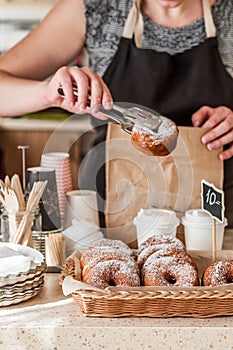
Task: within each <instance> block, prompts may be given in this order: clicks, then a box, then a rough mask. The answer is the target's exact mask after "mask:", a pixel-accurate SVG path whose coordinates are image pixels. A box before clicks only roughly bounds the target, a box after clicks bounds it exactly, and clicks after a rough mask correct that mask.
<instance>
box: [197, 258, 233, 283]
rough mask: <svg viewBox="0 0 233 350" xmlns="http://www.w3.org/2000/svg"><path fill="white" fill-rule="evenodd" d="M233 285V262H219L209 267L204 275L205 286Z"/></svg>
mask: <svg viewBox="0 0 233 350" xmlns="http://www.w3.org/2000/svg"><path fill="white" fill-rule="evenodd" d="M227 283H233V260H222V261H217V262H215V263H213V264H211V265H210V266H208V267H207V268H206V270H205V272H204V275H203V284H204V285H205V286H218V285H223V284H227Z"/></svg>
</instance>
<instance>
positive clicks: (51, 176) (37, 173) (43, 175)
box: [27, 167, 61, 231]
mask: <svg viewBox="0 0 233 350" xmlns="http://www.w3.org/2000/svg"><path fill="white" fill-rule="evenodd" d="M46 180H47V185H46V188H45V190H44V192H43V194H42V198H41V200H40V203H39V207H40V213H41V217H42V231H51V230H56V229H59V228H61V219H60V211H59V203H58V194H57V183H56V178H55V170H54V169H50V168H43V167H34V168H28V169H27V191H29V192H30V190H31V189H32V186H33V183H34V182H35V181H46Z"/></svg>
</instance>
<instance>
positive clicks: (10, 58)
mask: <svg viewBox="0 0 233 350" xmlns="http://www.w3.org/2000/svg"><path fill="white" fill-rule="evenodd" d="M84 41H85V10H84V4H83V1H82V0H61V1H59V2H58V4H57V5H55V6H54V8H53V9H52V10H51V11H50V13H49V14H48V15H47V16H46V17H45V19H44V20H42V21H41V22H40V23H39V24H38V26H37V27H36V28H35V29H33V30H32V31H31V32H30V33H29V34H28V35H27V36H26V37H25V38H24V39H23V40H22V41H21V42H19V43H18V44H17V45H16V46H14V47H13V48H12V49H10V50H9V51H8V52H6V53H5V54H3V55H2V56H0V91H1V94H0V115H3V116H15V115H21V114H24V113H28V112H34V111H37V110H42V109H45V108H49V107H53V106H57V107H61V108H64V109H67V110H69V111H71V112H81V111H84V110H85V109H86V101H87V94H88V90H91V94H92V105H91V107H92V108H93V109H94V111H95V110H96V107H97V106H98V105H99V104H100V103H105V105H106V103H107V104H108V102H110V103H111V95H110V93H109V91H108V89H107V87H106V86H105V84H104V83H103V81H102V79H101V78H100V77H99V76H97V75H96V74H95V73H93V72H92V71H90V69H89V68H87V67H84V68H78V67H74V66H73V67H71V66H68V65H69V64H70V63H71V62H72V61H73V60H74V59H75V58H76V57H77V55H78V54H79V52H80V50H81V48H82V47H83V45H84ZM49 77H51V78H49ZM48 78H49V79H48ZM73 82H75V83H76V84H77V85H78V89H79V99H78V101H77V103H75V101H74V97H73V94H72V83H73ZM59 86H62V87H63V90H64V92H65V95H66V98H65V99H63V98H61V97H60V96H59V95H58V93H57V89H58V87H59Z"/></svg>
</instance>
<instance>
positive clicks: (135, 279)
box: [81, 239, 140, 288]
mask: <svg viewBox="0 0 233 350" xmlns="http://www.w3.org/2000/svg"><path fill="white" fill-rule="evenodd" d="M81 267H82V280H83V282H85V283H88V284H91V285H93V286H95V287H98V288H106V287H107V286H109V285H114V286H115V285H116V286H131V287H135V286H139V285H140V275H139V269H138V265H137V263H136V260H135V258H134V256H133V251H132V250H131V249H130V248H129V247H128V246H127V245H126V244H125V243H123V242H121V241H117V240H107V239H104V240H101V241H99V242H98V243H97V244H94V245H92V246H91V247H90V248H88V249H87V251H86V252H85V253H84V254H83V255H82V257H81Z"/></svg>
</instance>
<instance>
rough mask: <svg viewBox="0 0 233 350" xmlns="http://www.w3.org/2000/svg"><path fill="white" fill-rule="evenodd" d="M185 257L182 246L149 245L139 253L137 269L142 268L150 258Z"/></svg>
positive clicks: (174, 244) (172, 244)
mask: <svg viewBox="0 0 233 350" xmlns="http://www.w3.org/2000/svg"><path fill="white" fill-rule="evenodd" d="M181 254H182V256H183V255H187V253H186V250H185V247H184V246H183V247H182V245H180V247H179V245H178V244H177V243H171V244H167V243H159V244H153V245H149V246H148V247H146V248H144V249H143V250H142V251H141V253H140V254H139V255H138V259H137V262H138V266H139V268H142V267H143V265H144V263H145V262H146V261H147V260H148V259H149V257H150V256H157V257H159V256H160V255H161V256H165V255H169V256H173V255H176V256H177V255H181Z"/></svg>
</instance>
